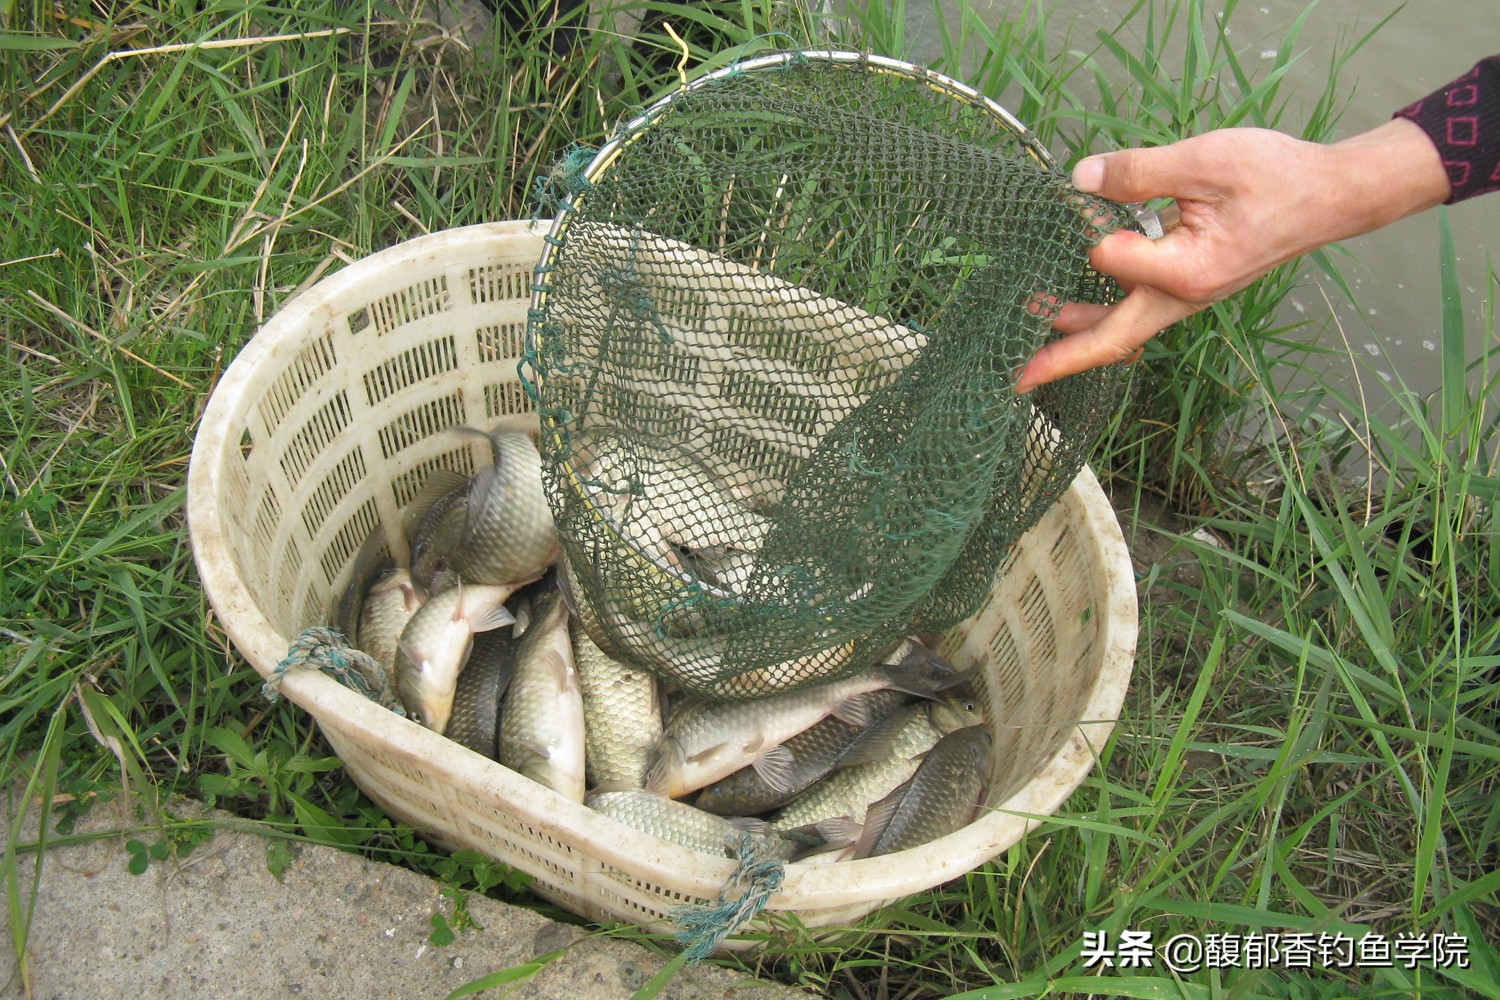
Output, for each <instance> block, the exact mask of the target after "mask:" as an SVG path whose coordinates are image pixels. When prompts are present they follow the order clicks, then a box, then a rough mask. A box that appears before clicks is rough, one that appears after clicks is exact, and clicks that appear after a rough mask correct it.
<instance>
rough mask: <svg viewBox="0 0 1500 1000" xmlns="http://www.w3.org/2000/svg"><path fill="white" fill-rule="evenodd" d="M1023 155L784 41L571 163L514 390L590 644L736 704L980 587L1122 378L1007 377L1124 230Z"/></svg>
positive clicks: (977, 118)
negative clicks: (529, 392)
mask: <svg viewBox="0 0 1500 1000" xmlns="http://www.w3.org/2000/svg"><path fill="white" fill-rule="evenodd" d="M1032 142H1033V140H1031V138H1030V137H1029V136H1022V135H1019V134H1018V132H1017V131H1016V130H1015V129H1013V128H1011V127H1008V126H1007V124H1006V123H1005V122H1004V121H1002V120H1001V119H999V118H998V117H997V116H996V115H995V114H993V113H992V112H990V111H988V110H986V109H985V108H983V107H981V106H977V105H976V104H974V103H972V102H967V101H963V100H959V99H956V98H955V97H954V96H953V95H952V94H951V93H947V92H943V91H940V90H939V89H937V88H935V87H933V86H930V85H929V84H928V82H927V81H925V80H923V79H921V78H919V77H918V76H907V75H901V74H896V73H886V72H875V71H873V70H872V68H871V67H870V66H869V65H868V64H865V63H862V62H853V63H844V62H834V61H828V60H819V59H810V58H805V57H802V58H791V59H788V60H787V61H786V62H785V63H784V64H782V65H779V66H776V67H773V68H769V69H756V70H754V71H744V72H734V73H730V74H727V75H725V76H723V77H722V78H718V79H715V80H713V81H712V82H711V83H707V84H705V85H700V86H695V87H692V88H688V89H685V90H683V91H680V92H678V94H676V95H675V96H674V97H673V98H672V99H671V100H670V101H669V102H667V103H666V104H665V106H664V107H661V108H660V109H658V110H657V111H656V112H655V113H651V114H648V115H646V116H643V117H642V118H641V119H637V121H636V122H635V123H633V124H632V126H630V129H629V130H628V131H627V132H626V134H625V135H624V136H623V137H622V138H621V139H620V141H619V143H618V145H616V146H615V147H614V149H613V152H612V153H610V152H609V147H606V153H604V154H601V156H600V158H599V159H596V161H595V162H594V164H593V165H592V166H591V167H590V169H589V170H588V172H587V174H586V175H585V176H583V177H579V176H570V177H569V178H568V182H569V184H571V186H572V188H573V190H574V192H575V194H574V196H573V198H572V199H571V200H570V202H569V204H567V205H566V206H564V208H563V210H562V214H561V216H560V221H559V225H558V226H557V227H555V231H554V235H553V237H550V238H549V240H550V242H551V245H552V249H551V253H550V259H549V260H548V261H547V262H546V263H545V265H544V266H543V267H542V268H540V269H539V275H538V281H539V285H538V290H539V295H538V299H537V308H535V309H534V310H533V312H532V316H531V325H530V335H529V354H528V363H529V365H530V368H531V370H530V371H529V372H528V373H527V378H528V381H529V382H530V383H531V384H532V387H533V390H534V392H535V394H536V397H537V404H538V410H539V414H540V417H541V421H542V428H543V432H542V442H541V445H542V450H543V456H544V468H545V475H546V476H547V487H548V493H549V496H550V498H551V502H552V504H553V508H554V513H555V514H556V517H557V521H558V527H559V531H560V533H561V535H562V538H563V543H564V550H565V557H564V558H565V567H564V576H565V582H566V584H567V586H568V587H569V589H570V590H571V591H572V597H573V601H574V604H575V606H576V609H577V613H578V614H579V616H580V618H581V620H582V622H583V624H584V626H585V627H586V629H587V630H588V632H589V633H590V635H591V637H592V638H594V640H595V641H596V642H597V643H598V644H599V645H600V646H601V647H602V648H603V649H604V650H606V651H607V652H609V653H611V654H612V655H615V656H616V657H618V658H620V659H622V660H625V661H627V662H629V663H631V664H633V665H635V666H637V667H639V668H642V669H647V670H650V671H652V672H654V673H656V674H658V675H659V676H661V677H663V678H664V679H665V680H667V681H668V682H670V683H671V684H673V685H674V686H676V687H678V688H680V689H683V690H687V691H689V692H692V693H695V694H699V695H709V696H715V697H721V698H723V697H727V698H736V697H755V696H758V695H761V694H765V693H769V692H772V691H779V690H786V689H788V688H791V687H795V686H798V685H802V684H807V683H813V682H817V681H822V680H827V679H830V678H832V677H834V676H836V675H839V674H842V673H844V672H847V671H850V670H854V669H858V668H860V667H863V666H867V665H869V664H871V663H874V662H877V661H878V660H880V659H881V658H882V657H884V656H886V655H887V654H888V653H889V651H890V650H891V648H892V647H893V646H894V645H895V644H896V643H898V642H899V641H900V639H901V638H902V637H904V636H906V635H910V634H913V633H916V632H926V631H936V630H940V629H943V628H946V627H948V626H950V625H952V624H954V623H956V622H958V621H961V620H962V619H964V618H965V617H967V616H968V615H970V614H972V613H973V611H974V610H975V609H976V608H977V607H978V606H979V605H980V603H981V602H982V601H983V599H984V597H985V596H986V594H987V593H988V591H989V588H990V586H991V583H992V581H993V577H994V573H995V571H996V567H997V566H998V565H999V564H1000V562H1001V561H1002V559H1003V556H1004V553H1005V550H1006V548H1007V547H1008V546H1009V545H1010V544H1011V542H1012V541H1013V540H1015V539H1016V538H1017V537H1018V536H1019V535H1020V534H1021V533H1022V532H1023V531H1024V530H1025V529H1026V528H1027V527H1029V526H1030V525H1031V524H1032V523H1034V522H1035V521H1036V520H1037V519H1038V518H1039V517H1040V516H1041V514H1042V513H1043V512H1044V511H1045V510H1046V509H1047V507H1048V506H1050V505H1051V504H1052V503H1053V502H1054V501H1055V500H1056V499H1057V497H1058V496H1059V495H1060V494H1061V493H1062V491H1063V490H1065V489H1066V488H1067V487H1068V485H1069V483H1070V482H1071V481H1072V479H1073V477H1074V476H1075V475H1076V474H1077V472H1078V471H1079V469H1080V467H1081V466H1082V464H1083V462H1084V457H1085V452H1086V451H1087V449H1088V448H1089V447H1090V446H1091V445H1092V443H1093V442H1094V440H1095V439H1096V437H1097V435H1098V433H1099V432H1100V430H1101V429H1102V428H1103V426H1104V425H1105V423H1106V422H1107V421H1108V420H1109V419H1110V417H1111V415H1112V414H1113V413H1114V412H1115V411H1116V409H1117V407H1118V405H1119V402H1120V393H1121V391H1122V378H1121V372H1120V370H1119V369H1118V368H1103V369H1095V370H1093V371H1091V372H1088V373H1085V374H1081V375H1075V376H1072V377H1070V378H1067V379H1064V380H1061V381H1059V382H1056V383H1053V384H1051V385H1048V386H1044V387H1042V388H1040V389H1038V390H1037V391H1035V392H1033V393H1029V394H1026V395H1017V394H1016V393H1015V392H1014V391H1013V384H1014V379H1015V373H1016V372H1017V371H1018V370H1019V369H1020V367H1021V366H1022V365H1023V363H1024V362H1025V361H1026V360H1027V359H1028V358H1029V357H1030V356H1031V355H1032V354H1033V353H1034V352H1035V351H1036V349H1037V348H1038V347H1039V346H1040V345H1041V344H1043V343H1044V342H1045V341H1046V340H1047V339H1048V338H1049V336H1050V335H1051V334H1050V320H1051V318H1052V310H1053V304H1054V303H1056V302H1061V301H1074V302H1085V303H1103V302H1110V301H1113V300H1114V299H1115V298H1116V297H1117V296H1118V294H1119V293H1118V289H1116V288H1115V287H1114V285H1113V284H1112V283H1111V282H1109V281H1108V279H1106V278H1104V277H1102V276H1101V275H1099V274H1098V273H1096V272H1094V271H1093V270H1092V269H1091V268H1090V267H1089V264H1088V258H1087V254H1088V250H1089V248H1090V246H1091V245H1092V244H1093V243H1094V242H1095V241H1097V240H1098V239H1099V238H1101V237H1102V236H1103V235H1104V234H1105V233H1107V232H1109V231H1111V230H1112V229H1114V228H1116V227H1118V226H1120V225H1125V224H1127V223H1128V221H1129V216H1128V214H1127V213H1126V212H1125V211H1124V210H1123V209H1122V208H1121V206H1117V205H1113V204H1111V203H1108V202H1103V201H1098V200H1095V199H1090V198H1088V197H1086V196H1083V195H1081V194H1079V193H1078V192H1077V191H1076V190H1074V189H1072V188H1071V187H1069V185H1068V184H1067V181H1066V178H1065V177H1064V176H1062V175H1061V174H1060V173H1058V172H1057V171H1056V170H1055V169H1053V168H1051V167H1050V165H1049V163H1048V161H1047V158H1046V156H1045V154H1044V153H1039V152H1037V148H1036V147H1035V146H1034V145H1032Z"/></svg>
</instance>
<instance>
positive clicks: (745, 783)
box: [694, 691, 908, 816]
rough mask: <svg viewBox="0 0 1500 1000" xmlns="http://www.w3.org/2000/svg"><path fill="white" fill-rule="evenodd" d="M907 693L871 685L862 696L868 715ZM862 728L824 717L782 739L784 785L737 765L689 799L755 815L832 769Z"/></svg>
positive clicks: (723, 811) (884, 710) (715, 809)
mask: <svg viewBox="0 0 1500 1000" xmlns="http://www.w3.org/2000/svg"><path fill="white" fill-rule="evenodd" d="M907 698H908V696H907V695H906V694H903V693H902V692H900V691H875V692H872V693H871V694H869V695H867V696H866V707H867V708H868V709H869V711H870V716H871V718H872V720H873V719H879V718H883V717H885V716H886V715H888V714H890V713H891V712H893V711H895V710H896V708H898V707H899V706H900V705H901V704H902V703H903V702H904V701H906V700H907ZM864 731H865V730H864V729H863V728H861V727H859V726H851V725H850V724H849V723H847V722H844V721H843V720H841V719H835V718H831V717H830V718H827V719H824V720H823V721H822V722H819V723H818V724H817V725H815V726H813V727H812V728H810V729H808V730H806V731H805V732H801V733H798V734H797V735H796V736H793V737H792V738H791V739H789V740H787V741H786V748H787V749H788V750H790V751H791V754H792V766H791V768H790V769H789V771H788V774H787V787H786V789H784V790H778V789H776V788H772V787H771V786H770V785H769V784H767V783H766V780H765V779H764V778H762V777H761V776H760V774H758V773H757V772H756V770H755V768H753V767H742V768H740V769H739V770H738V771H736V772H734V773H733V774H731V775H730V776H729V777H727V778H724V779H722V780H719V781H716V782H714V783H713V784H711V785H709V786H708V787H707V788H705V789H703V791H701V792H699V793H698V797H697V799H695V800H694V804H695V805H697V807H698V808H699V809H706V810H707V811H709V812H711V813H716V814H718V815H720V816H756V815H759V814H760V813H765V812H770V811H771V810H772V809H776V808H779V807H780V806H783V805H785V804H786V803H787V802H789V801H791V799H792V798H794V797H795V796H796V795H797V794H798V793H800V792H802V791H803V790H804V789H806V788H808V787H809V786H810V785H812V784H813V783H814V782H815V781H817V780H818V779H819V778H822V777H823V776H824V775H826V774H828V772H830V771H832V770H833V769H834V767H835V766H836V765H837V763H838V758H839V754H841V753H843V751H845V750H846V749H848V747H849V745H850V744H851V743H853V742H854V740H855V739H856V738H857V737H858V736H859V734H860V733H862V732H864Z"/></svg>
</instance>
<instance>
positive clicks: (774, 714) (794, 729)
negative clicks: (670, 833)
mask: <svg viewBox="0 0 1500 1000" xmlns="http://www.w3.org/2000/svg"><path fill="white" fill-rule="evenodd" d="M888 688H895V689H897V690H902V691H906V692H907V693H909V694H913V695H917V696H919V697H926V696H929V695H930V694H931V693H932V682H931V681H928V680H926V679H925V678H922V677H919V676H914V675H913V674H912V673H911V672H909V671H904V670H902V669H901V668H899V667H890V666H885V665H881V666H877V667H873V668H870V669H868V670H862V671H858V672H856V673H853V674H851V675H849V676H848V677H844V678H841V679H839V680H836V681H830V682H829V683H826V684H819V685H816V686H813V687H806V688H800V689H798V690H796V691H791V692H787V693H785V694H779V695H774V696H771V697H767V698H761V699H759V700H757V701H741V702H721V701H705V700H698V701H692V702H689V703H688V704H686V705H684V706H683V707H682V708H681V709H680V710H679V711H678V712H677V713H676V714H675V715H674V716H673V717H672V719H671V721H670V722H668V723H667V728H666V730H665V731H664V732H663V733H662V737H661V739H660V740H659V741H658V743H657V746H656V748H655V749H654V750H653V754H652V756H653V761H652V768H651V773H650V775H649V776H648V778H647V783H646V787H647V788H649V789H650V790H651V791H654V792H660V793H662V794H664V795H667V796H669V797H671V798H679V797H681V796H683V795H686V794H687V793H688V792H691V791H695V790H697V789H699V788H703V787H704V786H706V785H710V784H712V783H713V782H715V781H718V780H719V779H720V778H724V777H727V776H729V775H731V774H733V773H734V772H735V771H738V770H739V769H740V768H742V767H745V766H751V767H754V768H755V769H756V771H757V772H758V773H759V774H760V776H761V778H763V779H764V780H765V782H766V783H767V784H768V785H770V786H771V787H772V788H776V789H784V788H786V787H787V782H788V780H789V776H788V772H789V770H790V768H791V764H792V754H791V752H790V751H789V750H787V749H786V747H784V746H783V745H782V744H783V743H785V742H786V741H787V740H788V739H790V738H791V737H793V736H795V735H797V734H798V733H800V732H802V731H803V730H805V729H807V728H809V727H810V726H812V725H814V724H816V723H817V722H820V721H822V720H823V719H824V718H825V717H827V716H829V715H833V716H835V717H836V718H839V719H842V720H843V721H844V722H847V723H849V724H850V725H855V726H866V725H868V724H869V713H870V708H869V704H868V702H867V700H866V699H864V698H863V697H862V696H864V695H867V694H869V693H871V692H874V691H883V690H886V689H888Z"/></svg>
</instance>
